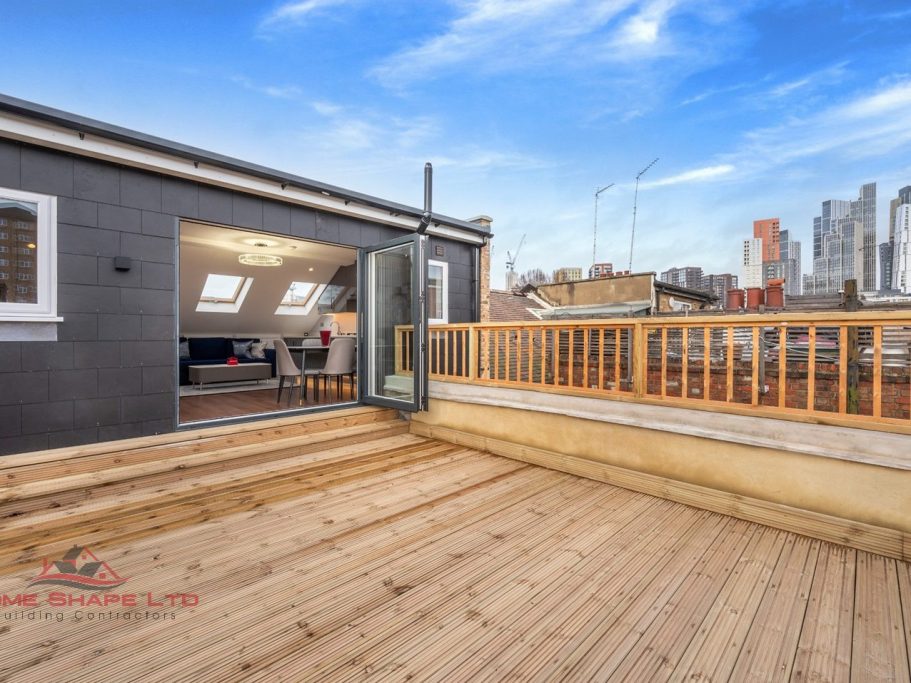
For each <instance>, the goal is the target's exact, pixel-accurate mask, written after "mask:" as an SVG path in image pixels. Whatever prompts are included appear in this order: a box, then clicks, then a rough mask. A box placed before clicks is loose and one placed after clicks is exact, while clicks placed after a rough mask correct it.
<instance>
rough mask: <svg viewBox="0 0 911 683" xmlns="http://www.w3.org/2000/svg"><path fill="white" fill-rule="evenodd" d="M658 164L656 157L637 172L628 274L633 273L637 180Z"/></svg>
mask: <svg viewBox="0 0 911 683" xmlns="http://www.w3.org/2000/svg"><path fill="white" fill-rule="evenodd" d="M656 163H658V157H655V160H654V161H652V163H650V164H649V165H648V166H646V167H645V168H643V169H642V170H641V171H639V175H637V176H636V192H635V194H634V195H633V231H632V233H631V234H630V237H629V272H630V273H632V272H633V244H634V242H635V241H636V207H637V205H638V202H639V178H641V177H642V176H643V175H645V172H646V171H647V170H648V169H650V168H651V167H652V166H654V165H655V164H656Z"/></svg>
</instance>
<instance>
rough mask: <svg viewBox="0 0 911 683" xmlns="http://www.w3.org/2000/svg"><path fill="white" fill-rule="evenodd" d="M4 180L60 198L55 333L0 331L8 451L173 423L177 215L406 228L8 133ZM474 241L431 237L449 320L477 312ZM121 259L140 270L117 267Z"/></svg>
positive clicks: (294, 232)
mask: <svg viewBox="0 0 911 683" xmlns="http://www.w3.org/2000/svg"><path fill="white" fill-rule="evenodd" d="M0 187H6V188H12V189H21V190H25V191H32V192H38V193H43V194H49V195H54V196H56V197H57V198H58V199H57V202H58V203H57V207H58V216H57V221H58V225H57V251H58V254H57V258H58V262H57V270H58V287H57V297H58V307H57V308H58V314H59V315H60V316H62V317H63V318H64V321H63V322H62V323H60V324H59V326H58V333H57V341H56V342H0V455H2V454H9V453H20V452H26V451H34V450H40V449H45V448H57V447H61V446H70V445H77V444H83V443H92V442H96V441H110V440H114V439H123V438H129V437H135V436H142V435H147V434H155V433H162V432H170V431H174V429H175V428H176V424H175V417H174V414H175V406H176V401H177V392H176V376H177V372H176V355H177V350H176V339H177V335H178V332H179V331H178V330H177V322H176V316H175V303H176V302H175V287H176V271H175V257H176V253H177V237H178V235H177V230H178V219H179V218H196V219H200V220H205V221H210V222H213V223H220V224H224V225H228V226H235V227H239V228H245V229H250V230H262V231H264V232H271V233H276V234H283V235H290V236H294V237H300V238H304V239H315V240H320V241H323V242H331V243H335V244H343V245H348V246H355V247H356V246H368V245H371V244H376V243H378V242H381V241H383V240H386V239H391V238H393V237H396V236H399V235H402V234H405V232H404V231H402V230H398V229H395V228H392V227H389V226H385V225H382V224H375V223H370V222H367V221H360V220H356V219H350V218H348V217H345V216H339V215H336V214H330V213H326V212H321V211H316V210H312V209H308V208H305V207H301V206H297V205H293V204H285V203H282V202H279V201H272V200H268V199H262V198H259V197H256V196H251V195H246V194H243V193H239V192H233V191H229V190H224V189H220V188H217V187H212V186H208V185H204V184H200V183H195V182H190V181H186V180H182V179H179V178H173V177H169V176H163V175H159V174H155V173H147V172H143V171H139V170H136V169H131V168H127V167H122V166H118V165H116V164H111V163H106V162H101V161H96V160H93V159H88V158H83V157H79V156H74V155H70V154H65V153H61V152H57V151H54V150H48V149H44V148H40V147H35V146H32V145H27V144H20V143H17V142H13V141H9V140H0ZM436 245H442V247H443V249H444V252H445V255H444V256H443V257H442V258H441V257H438V256H434V255H433V251H434V246H436ZM475 249H476V247H473V246H471V245H467V244H464V243H460V242H455V241H451V240H445V239H437V238H433V240H431V258H434V259H437V260H445V261H448V262H449V264H450V265H449V281H450V284H449V286H450V290H449V292H450V293H449V309H450V321H451V322H468V321H470V320H472V319H474V318H475V317H476V314H475V312H474V307H475V304H474V301H475V297H474V294H473V291H474V278H475V277H476V274H474V273H473V267H474V266H473V263H474V261H473V252H474V251H475ZM115 256H129V257H132V258H133V260H134V263H133V268H132V269H131V270H130V271H128V272H118V271H115V270H114V267H113V262H112V260H113V257H115Z"/></svg>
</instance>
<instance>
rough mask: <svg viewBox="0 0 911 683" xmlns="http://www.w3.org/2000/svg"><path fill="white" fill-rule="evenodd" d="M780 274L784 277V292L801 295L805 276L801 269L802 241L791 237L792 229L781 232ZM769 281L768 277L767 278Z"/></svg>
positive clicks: (789, 294) (790, 294)
mask: <svg viewBox="0 0 911 683" xmlns="http://www.w3.org/2000/svg"><path fill="white" fill-rule="evenodd" d="M779 256H780V258H779V260H778V263H780V264H781V266H780V273H781V274H780V275H776V277H783V278H784V293H785V294H786V295H788V296H799V295H800V294H801V292H802V291H803V278H802V277H801V269H800V242H799V241H797V240H792V239H791V231H790V230H782V231H781V232H780V234H779ZM766 281H767V282H768V279H767V280H766Z"/></svg>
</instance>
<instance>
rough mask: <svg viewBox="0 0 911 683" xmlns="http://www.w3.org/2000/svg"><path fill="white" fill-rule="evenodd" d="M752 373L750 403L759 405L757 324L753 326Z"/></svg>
mask: <svg viewBox="0 0 911 683" xmlns="http://www.w3.org/2000/svg"><path fill="white" fill-rule="evenodd" d="M750 365H751V366H752V367H751V368H750V370H751V372H752V375H751V378H750V385H751V392H750V403H751V404H752V405H754V406H758V405H759V326H758V325H754V326H753V357H752V360H751V361H750Z"/></svg>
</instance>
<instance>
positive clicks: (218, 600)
mask: <svg viewBox="0 0 911 683" xmlns="http://www.w3.org/2000/svg"><path fill="white" fill-rule="evenodd" d="M334 415H335V416H334V417H333V414H331V413H330V414H326V415H325V416H323V417H314V416H311V417H309V418H306V419H305V420H303V421H301V422H300V423H299V424H296V425H291V424H289V423H288V422H287V421H284V422H283V421H273V422H271V423H262V424H260V425H255V426H254V427H251V426H249V425H248V426H247V427H246V431H243V432H241V431H237V429H238V428H236V427H235V428H233V429H234V431H233V432H232V431H231V428H219V429H220V431H219V430H209V431H207V432H206V436H205V437H198V436H197V437H188V436H184V437H173V440H172V442H170V443H164V444H160V445H154V446H153V445H150V443H149V442H142V441H141V440H136V441H134V442H124V444H123V445H121V447H119V448H118V449H117V450H111V449H110V448H108V450H104V448H103V447H102V448H100V449H99V448H93V447H87V448H79V449H69V451H68V452H66V453H63V454H53V455H51V454H37V455H35V456H14V458H13V460H11V461H8V462H6V463H4V461H2V460H0V476H2V477H3V481H4V482H5V483H6V487H5V488H2V489H0V514H2V515H3V517H2V519H3V525H2V527H0V594H7V595H12V594H17V593H23V592H26V591H27V590H32V591H37V592H38V593H39V594H40V595H41V596H46V595H47V594H48V592H49V591H50V590H52V589H53V590H60V591H64V592H71V593H74V594H79V595H87V594H89V593H90V592H89V591H80V590H76V589H67V588H61V587H59V586H58V587H50V588H48V587H35V588H32V589H27V584H28V581H29V580H30V579H32V578H33V577H34V576H35V575H36V574H37V573H38V571H39V570H40V568H41V561H40V558H42V557H45V556H48V557H51V558H52V559H59V557H61V556H62V554H63V552H65V551H66V549H67V548H69V547H70V546H72V545H73V544H74V543H77V544H79V545H83V546H90V547H91V550H92V551H93V552H94V553H95V554H96V555H97V556H98V557H99V559H101V560H104V561H105V562H107V563H108V565H109V566H110V568H112V569H113V570H114V571H116V572H117V573H118V574H120V575H121V576H122V577H128V580H127V581H126V583H125V584H123V586H121V587H119V588H115V589H112V590H111V591H108V592H107V593H108V594H112V593H121V594H122V593H133V594H138V595H140V596H145V595H146V594H148V593H151V594H152V595H154V596H163V595H166V594H175V593H182V594H195V595H198V596H199V604H198V606H195V607H191V608H183V607H176V608H166V609H162V608H156V609H152V610H149V609H147V608H141V609H140V608H134V609H126V608H122V607H111V608H92V607H84V608H82V609H81V610H80V609H79V608H76V607H70V608H63V609H42V608H31V609H26V610H24V611H25V612H35V613H39V612H52V613H54V615H56V614H62V615H63V617H62V619H61V620H60V621H58V620H57V618H56V617H55V618H52V619H49V620H43V621H29V620H26V619H21V618H20V619H8V618H5V615H6V614H7V613H10V612H22V610H16V609H13V608H11V607H2V608H0V680H2V681H29V682H33V681H55V682H59V681H85V682H87V683H88V682H91V683H96V682H97V681H117V682H118V683H122V682H125V681H133V680H136V681H139V680H143V681H191V680H192V681H221V682H223V681H236V680H250V681H343V680H353V681H358V680H398V681H405V680H412V681H427V680H433V681H447V682H448V681H461V680H484V681H507V680H508V681H521V680H534V681H545V680H585V681H588V680H595V681H607V680H629V681H648V680H658V679H661V680H664V679H671V680H705V681H707V680H713V681H725V680H736V681H744V680H756V681H777V680H799V681H848V680H853V681H867V680H891V681H907V680H908V679H909V659H908V655H909V646H911V566H909V565H908V564H907V563H902V562H898V561H895V560H890V559H885V558H883V557H880V556H876V555H871V554H867V553H864V552H859V551H854V550H851V549H847V548H844V547H840V546H835V545H831V544H827V543H824V542H820V541H814V540H810V539H808V538H805V537H801V536H797V535H794V534H790V533H786V532H782V531H778V530H775V529H771V528H767V527H763V526H759V525H757V524H751V523H747V522H743V521H739V520H736V519H732V518H730V517H725V516H723V515H719V514H715V513H711V512H705V511H701V510H697V509H695V508H691V507H688V506H684V505H680V504H677V503H672V502H669V501H665V500H661V499H658V498H653V497H650V496H647V495H644V494H639V493H634V492H630V491H627V490H624V489H620V488H616V487H613V486H609V485H606V484H602V483H598V482H594V481H590V480H586V479H581V478H578V477H574V476H571V475H567V474H562V473H558V472H554V471H550V470H546V469H543V468H539V467H535V466H531V465H526V464H524V463H520V462H516V461H512V460H507V459H504V458H500V457H496V456H492V455H489V454H485V453H480V452H477V451H472V450H467V449H464V448H461V447H459V446H455V445H452V444H448V443H443V442H439V441H433V440H430V439H425V438H421V437H417V436H414V435H411V434H408V433H407V424H406V423H404V422H401V421H399V420H398V419H397V418H396V417H395V415H394V414H392V413H391V411H374V410H365V409H356V410H348V411H339V412H338V413H337V414H334ZM181 439H184V440H181ZM9 463H13V464H9ZM95 594H100V595H104V594H105V593H95ZM150 612H157V613H158V614H159V615H165V616H162V617H161V618H155V617H154V616H149V613H150ZM125 613H130V614H131V615H135V614H139V615H145V616H141V618H140V619H138V620H126V619H124V618H123V617H124V614H125ZM90 614H91V615H93V616H92V617H91V618H89V616H88V615H90ZM80 615H81V619H80V620H77V617H80ZM168 615H173V618H171V616H168Z"/></svg>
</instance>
